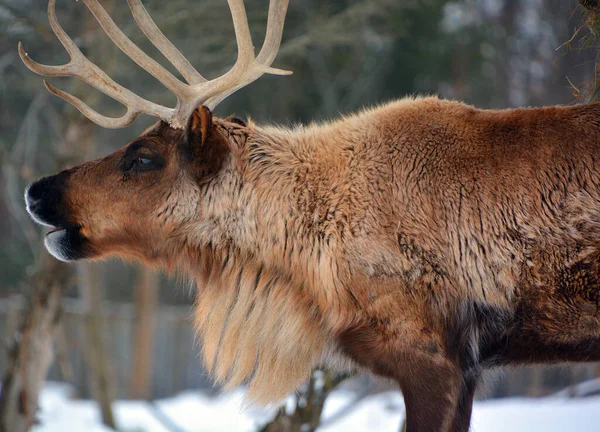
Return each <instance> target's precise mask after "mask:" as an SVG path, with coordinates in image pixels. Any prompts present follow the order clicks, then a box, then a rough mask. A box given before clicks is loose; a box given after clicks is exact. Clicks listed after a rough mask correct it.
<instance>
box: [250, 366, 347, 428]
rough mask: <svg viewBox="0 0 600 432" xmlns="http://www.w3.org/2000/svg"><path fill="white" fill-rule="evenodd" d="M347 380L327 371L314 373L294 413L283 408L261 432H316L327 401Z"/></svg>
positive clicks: (299, 396)
mask: <svg viewBox="0 0 600 432" xmlns="http://www.w3.org/2000/svg"><path fill="white" fill-rule="evenodd" d="M346 378H348V375H339V376H334V375H333V374H332V373H331V372H329V371H327V370H319V369H317V370H315V371H313V373H312V375H311V377H310V380H309V382H308V384H307V386H306V389H305V390H303V391H301V392H300V393H299V394H298V395H297V397H296V406H295V408H294V412H292V413H291V414H287V413H286V412H285V407H281V408H280V409H279V410H278V411H277V414H276V415H275V418H274V419H273V420H271V421H270V422H269V423H267V424H266V425H264V426H263V427H262V428H261V429H260V431H259V432H314V431H315V430H317V428H318V427H319V424H320V423H321V414H322V412H323V407H324V406H325V400H326V399H327V397H328V396H329V394H330V393H331V392H332V391H333V390H334V389H335V388H336V387H337V386H338V385H339V384H340V383H342V382H343V381H344V380H345V379H346Z"/></svg>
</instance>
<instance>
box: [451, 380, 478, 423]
mask: <svg viewBox="0 0 600 432" xmlns="http://www.w3.org/2000/svg"><path fill="white" fill-rule="evenodd" d="M478 380H479V374H473V375H468V376H467V377H466V378H465V379H464V382H463V384H462V387H461V389H460V393H459V397H458V404H457V406H456V412H455V413H454V421H453V423H452V428H451V429H450V430H451V431H452V432H468V430H469V425H470V424H471V413H472V412H473V398H474V396H475V389H476V387H477V382H478Z"/></svg>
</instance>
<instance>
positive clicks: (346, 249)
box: [19, 0, 600, 432]
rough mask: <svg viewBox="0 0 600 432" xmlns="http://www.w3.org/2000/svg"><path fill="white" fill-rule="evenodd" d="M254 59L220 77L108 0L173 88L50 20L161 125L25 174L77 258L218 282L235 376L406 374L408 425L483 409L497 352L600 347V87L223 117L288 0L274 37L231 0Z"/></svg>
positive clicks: (35, 208)
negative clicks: (301, 116) (533, 97)
mask: <svg viewBox="0 0 600 432" xmlns="http://www.w3.org/2000/svg"><path fill="white" fill-rule="evenodd" d="M228 2H229V6H230V9H231V15H232V17H233V23H234V28H235V35H236V39H237V44H238V57H237V61H236V62H235V64H234V66H233V67H232V68H231V69H230V70H229V71H228V72H227V73H225V74H224V75H222V76H220V77H218V78H215V79H213V80H207V79H206V78H204V77H203V76H202V75H201V74H200V73H199V72H197V71H196V69H194V67H193V66H192V65H191V64H190V63H189V62H188V61H187V60H186V58H185V57H184V56H183V55H182V54H181V52H179V51H178V50H177V48H175V46H173V44H172V43H171V42H170V41H169V40H168V39H167V38H166V37H165V36H164V34H163V33H162V32H161V31H160V30H159V28H158V27H157V26H156V24H155V23H154V22H153V20H152V19H151V18H150V16H149V14H148V13H147V11H146V10H145V9H144V7H143V5H142V4H141V2H140V0H128V3H129V6H130V8H131V11H132V14H133V17H134V18H135V20H136V21H137V23H138V25H139V27H140V28H141V29H142V31H143V32H144V33H145V35H146V36H147V37H148V39H149V40H150V41H151V42H152V43H153V44H154V46H156V48H158V49H159V50H160V51H161V52H162V54H164V56H165V57H166V58H167V59H168V60H169V61H170V62H171V64H172V65H173V66H174V67H175V69H177V71H179V73H180V74H181V76H182V77H183V79H184V80H185V82H183V81H182V80H180V79H179V78H177V77H175V76H174V75H173V74H171V73H170V72H169V71H168V70H166V69H165V68H163V67H162V66H161V65H160V64H158V63H157V62H156V61H155V60H153V59H152V58H150V57H149V56H148V55H146V54H145V53H144V52H143V51H142V50H141V49H139V48H138V47H137V46H136V45H135V44H134V43H133V42H132V41H131V40H130V39H129V38H128V37H127V36H126V35H125V34H124V33H123V32H122V31H121V30H120V29H119V28H118V27H117V26H116V24H115V23H114V22H113V21H112V19H111V18H110V17H109V15H108V14H107V12H106V11H105V10H104V9H103V8H102V6H101V5H100V4H99V3H98V1H97V0H83V3H85V5H86V6H87V7H88V8H89V10H90V11H91V13H92V14H93V15H94V16H95V18H96V19H97V20H98V22H99V23H100V25H101V27H102V28H103V30H104V31H105V32H106V34H107V35H108V36H109V37H110V38H111V39H112V40H113V42H114V43H115V44H116V45H117V46H118V47H119V48H120V49H121V50H122V51H123V52H124V53H125V54H126V55H127V56H129V57H130V58H131V59H133V60H134V61H135V63H137V64H138V65H139V66H140V67H141V68H143V69H144V70H146V71H147V72H149V73H150V74H152V75H153V76H154V77H156V78H157V79H158V80H159V81H160V82H161V83H162V84H163V85H164V86H165V87H166V88H167V89H169V90H170V91H171V92H172V93H173V94H174V95H175V96H177V104H176V106H175V107H174V108H169V107H164V106H160V105H157V104H155V103H153V102H150V101H148V100H146V99H144V98H142V97H141V96H138V95H136V94H134V93H132V92H131V91H129V90H128V89H126V88H124V87H122V86H121V85H119V84H117V83H116V82H114V81H113V80H112V79H111V78H110V77H109V76H108V75H107V74H106V73H105V72H103V71H102V70H101V69H100V68H99V67H98V66H96V65H95V64H93V63H91V62H90V61H89V60H88V59H86V57H85V56H84V55H83V54H82V53H81V51H80V50H79V48H78V47H77V45H76V44H75V43H74V42H73V41H72V40H71V39H70V38H69V36H67V34H66V33H65V32H64V30H63V29H62V28H61V26H60V25H59V23H58V21H57V18H56V14H55V0H50V2H49V7H48V15H49V21H50V25H51V26H52V29H53V31H54V33H55V34H56V36H57V37H58V39H59V40H60V42H61V43H62V45H63V46H64V47H65V49H66V50H67V52H68V53H69V55H70V57H71V60H70V61H69V63H67V64H65V65H62V66H46V65H42V64H39V63H37V62H35V61H34V60H32V59H31V58H30V57H29V56H28V55H27V54H26V52H25V50H24V48H23V47H22V46H21V45H19V54H20V55H21V58H22V60H23V62H24V63H25V65H26V66H27V67H28V68H29V69H31V70H32V71H33V72H35V73H37V74H40V75H45V76H70V77H76V78H79V79H81V80H83V81H85V82H86V83H88V84H90V85H92V86H93V87H95V88H96V89H98V90H100V91H102V92H103V93H105V94H106V95H108V96H110V97H112V98H114V99H116V100H117V101H119V102H121V103H122V104H123V105H125V106H126V107H127V112H126V113H125V115H123V116H122V117H120V118H111V117H106V116H104V115H102V114H100V113H98V112H97V111H95V110H93V109H92V108H90V107H89V106H88V105H86V104H85V103H84V102H83V101H82V100H80V99H78V98H76V97H75V96H72V95H70V94H68V93H66V92H64V91H62V90H59V89H57V88H56V87H54V86H52V85H51V84H49V83H46V87H47V88H48V90H49V91H50V92H52V93H53V94H55V95H57V96H59V97H61V98H63V99H64V100H66V101H67V102H69V103H70V104H72V105H74V106H75V107H76V108H78V109H79V110H80V111H81V112H82V113H83V114H84V115H85V116H87V117H88V118H89V119H91V120H92V121H94V122H96V123H97V124H98V125H100V126H103V127H106V128H119V127H124V126H126V125H128V124H130V123H131V122H132V121H133V120H134V119H135V118H136V117H137V116H138V115H139V114H140V113H144V114H148V115H150V116H153V117H155V118H157V120H158V121H157V122H156V123H155V124H154V125H153V126H151V127H149V128H148V129H147V130H146V131H145V132H144V133H143V134H142V135H141V136H139V137H138V138H136V139H135V140H133V141H132V142H131V143H129V144H127V145H125V146H124V147H123V148H121V149H120V150H118V151H116V152H114V153H112V154H110V155H108V156H106V157H104V158H101V159H98V160H94V161H91V162H87V163H84V164H81V165H79V166H76V167H73V168H71V169H67V170H65V171H62V172H60V173H58V174H56V175H53V176H49V177H44V178H42V179H40V180H38V181H36V182H34V183H33V184H31V185H30V186H29V187H28V188H27V190H26V193H25V199H26V205H27V209H28V211H29V213H30V215H31V216H32V217H33V219H34V220H35V221H37V222H39V223H40V224H43V225H47V226H49V227H50V231H49V232H48V233H47V234H46V237H45V245H46V247H47V249H48V251H49V252H50V253H51V254H52V255H54V256H55V257H56V258H58V259H59V260H63V261H73V260H79V259H87V260H96V259H103V258H105V257H109V256H120V257H123V258H125V259H131V260H137V261H141V262H144V263H146V264H147V265H149V266H152V267H155V268H160V269H165V270H167V271H178V272H181V273H183V274H185V275H187V276H188V277H189V278H191V279H193V280H194V281H195V282H196V284H197V287H198V291H197V301H196V305H195V328H196V330H197V333H198V335H199V339H200V340H201V342H202V343H201V346H202V352H203V358H204V363H205V364H206V367H207V368H208V369H209V370H210V371H211V373H212V375H213V376H214V378H215V380H216V381H218V382H220V383H222V384H223V385H224V386H225V388H231V387H235V386H238V385H241V384H245V385H247V389H248V397H249V398H250V399H251V400H253V401H257V402H259V403H269V402H273V401H277V400H280V399H281V398H283V397H285V396H286V395H287V394H289V393H290V392H292V391H293V390H294V389H295V388H296V387H297V386H299V385H300V384H301V383H302V382H303V381H304V380H305V379H306V378H307V377H308V376H309V374H310V373H311V369H312V368H313V367H315V366H316V365H322V364H325V365H328V366H329V367H333V368H339V369H344V368H355V369H359V370H366V371H370V372H372V373H374V374H376V375H380V376H383V377H387V378H391V379H393V380H395V381H396V382H397V383H398V385H399V387H400V388H401V390H402V392H403V395H404V399H405V402H406V415H407V431H408V432H422V431H467V430H468V428H469V423H470V417H471V408H472V402H473V396H474V392H475V389H476V387H477V384H478V382H479V381H480V377H481V375H482V372H483V371H484V370H486V369H489V368H498V367H503V366H508V365H518V364H531V363H556V362H584V361H585V362H587V361H598V360H600V311H599V307H600V286H599V283H600V273H599V272H600V268H599V262H600V261H599V258H600V106H599V105H598V104H589V105H575V106H553V107H543V108H520V109H512V110H502V111H494V110H481V109H477V108H475V107H472V106H469V105H466V104H463V103H460V102H455V101H447V100H441V99H438V98H436V97H427V98H421V97H415V98H404V99H400V100H396V101H393V102H390V103H386V104H383V105H381V106H378V107H375V108H370V109H365V110H363V111H361V112H358V113H356V114H354V115H349V116H346V117H344V118H343V119H340V120H335V121H331V122H326V123H322V124H310V125H300V126H296V127H293V128H284V127H280V126H265V125H258V124H256V123H255V122H253V121H244V120H242V119H239V118H235V117H228V118H217V117H213V115H212V111H213V110H214V108H215V107H216V106H217V104H218V103H219V102H221V101H222V100H223V99H224V98H226V97H227V96H229V95H231V94H232V93H233V92H235V91H236V90H238V89H240V88H242V87H244V86H246V85H248V84H249V83H251V82H253V81H254V80H256V79H257V78H259V77H260V76H261V75H263V74H265V73H271V74H286V73H288V72H286V71H282V70H279V69H276V68H273V67H272V66H271V64H272V62H273V61H274V59H275V56H276V54H277V51H278V49H279V46H280V43H281V38H282V31H283V23H284V17H285V14H286V10H287V6H288V1H287V0H271V2H270V4H269V13H268V22H267V31H266V36H265V41H264V44H263V46H262V48H261V50H260V52H259V53H258V55H255V53H254V48H253V43H252V39H251V36H250V31H249V27H248V22H247V19H246V13H245V9H244V4H243V1H242V0H228Z"/></svg>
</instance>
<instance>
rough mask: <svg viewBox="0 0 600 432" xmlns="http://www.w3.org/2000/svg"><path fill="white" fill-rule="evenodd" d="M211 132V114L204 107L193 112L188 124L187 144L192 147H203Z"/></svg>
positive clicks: (201, 106)
mask: <svg viewBox="0 0 600 432" xmlns="http://www.w3.org/2000/svg"><path fill="white" fill-rule="evenodd" d="M211 131H212V112H211V111H210V110H209V109H208V108H206V107H205V106H204V105H200V106H199V107H198V108H196V109H195V110H194V112H193V113H192V116H191V117H190V120H189V122H188V128H187V131H186V132H187V133H186V135H187V137H188V143H189V144H191V145H194V146H197V145H200V146H203V145H204V144H205V143H206V141H207V140H208V138H209V135H210V133H211Z"/></svg>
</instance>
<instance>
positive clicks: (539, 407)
mask: <svg viewBox="0 0 600 432" xmlns="http://www.w3.org/2000/svg"><path fill="white" fill-rule="evenodd" d="M70 394H71V391H70V388H69V387H68V386H67V385H65V384H60V383H47V384H46V386H45V388H44V390H43V392H42V394H41V399H40V405H41V410H40V413H39V420H40V424H39V425H38V426H36V427H35V428H34V429H33V430H34V431H35V432H109V431H110V429H108V428H106V427H103V426H102V425H101V424H100V414H99V412H98V409H97V406H96V404H95V403H94V402H92V401H89V400H73V399H71V398H70ZM348 407H350V409H346V408H348ZM114 411H115V417H116V422H117V424H118V426H119V430H120V431H123V432H172V431H173V430H177V429H179V430H181V431H182V432H247V431H256V430H257V429H258V426H260V425H261V424H263V423H264V422H266V421H267V420H268V419H269V418H271V416H272V415H273V412H274V410H273V409H259V408H252V407H248V405H247V404H246V403H245V401H244V392H243V391H242V390H238V391H236V392H233V393H227V394H223V395H221V396H218V397H208V396H206V395H204V394H202V393H199V392H192V391H190V392H185V393H181V394H179V395H177V396H175V397H172V398H168V399H163V400H159V401H156V402H155V403H154V404H152V403H150V402H146V401H125V400H119V401H116V402H115V404H114ZM403 416H404V403H403V401H402V396H401V395H400V394H399V393H397V392H386V393H379V394H375V395H371V396H368V397H366V398H364V399H362V400H360V401H358V402H356V403H355V395H354V394H353V393H352V392H350V391H347V390H340V391H337V392H334V393H333V394H332V395H331V396H330V397H329V399H328V400H327V403H326V404H325V408H324V412H323V418H324V422H323V426H322V427H321V428H319V431H320V432H337V431H344V432H354V431H361V432H370V431H373V432H375V431H377V432H386V431H390V432H396V431H397V430H398V426H399V423H400V420H401V419H402V418H403ZM165 419H166V420H165ZM165 421H166V422H171V423H172V424H173V425H175V427H174V426H173V425H170V426H167V425H166V424H165ZM599 424H600V396H591V397H586V398H567V397H565V396H563V395H561V394H558V395H555V396H552V397H547V398H538V399H531V398H509V399H496V400H488V401H481V402H476V403H475V407H474V411H473V422H472V428H471V430H472V432H500V431H502V432H505V431H511V432H525V431H527V432H538V431H540V432H542V431H543V432H554V431H556V432H558V431H560V432H564V431H566V430H573V431H575V430H576V431H579V432H586V431H597V430H598V425H599Z"/></svg>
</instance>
